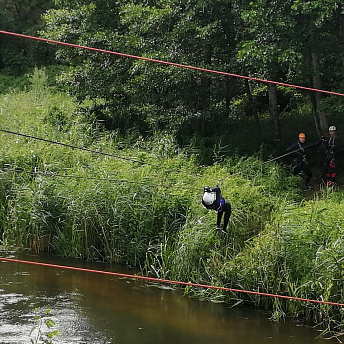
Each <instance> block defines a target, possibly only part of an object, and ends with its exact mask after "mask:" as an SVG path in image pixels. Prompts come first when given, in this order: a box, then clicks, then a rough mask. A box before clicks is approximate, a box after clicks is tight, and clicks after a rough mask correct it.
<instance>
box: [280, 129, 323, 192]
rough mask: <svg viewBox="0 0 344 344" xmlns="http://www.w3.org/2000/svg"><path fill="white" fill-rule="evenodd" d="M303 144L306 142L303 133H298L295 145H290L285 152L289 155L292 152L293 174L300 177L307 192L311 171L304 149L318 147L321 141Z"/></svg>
mask: <svg viewBox="0 0 344 344" xmlns="http://www.w3.org/2000/svg"><path fill="white" fill-rule="evenodd" d="M305 142H306V135H305V134H304V133H300V134H299V140H298V141H297V142H296V143H294V144H292V145H290V146H289V147H288V148H287V151H288V152H291V153H292V152H294V154H293V161H292V167H293V174H294V175H295V176H297V175H299V176H301V177H302V179H303V181H304V186H303V188H304V189H305V190H309V189H310V186H309V182H310V180H311V178H312V171H311V168H310V166H309V163H308V160H307V155H306V152H305V149H306V148H310V147H315V146H319V145H320V143H321V141H320V142H315V143H312V144H310V145H307V146H306V144H305Z"/></svg>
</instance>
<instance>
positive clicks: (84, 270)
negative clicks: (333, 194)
mask: <svg viewBox="0 0 344 344" xmlns="http://www.w3.org/2000/svg"><path fill="white" fill-rule="evenodd" d="M0 261H4V262H12V263H20V264H29V265H36V266H44V267H50V268H57V269H65V270H72V271H82V272H91V273H98V274H103V275H111V276H118V277H126V278H132V279H139V280H145V281H151V282H157V283H168V284H177V285H183V286H189V287H197V288H205V289H216V290H222V291H230V292H233V293H242V294H249V295H257V296H267V297H275V298H279V299H287V300H295V301H303V302H310V303H318V304H324V305H331V306H339V307H344V303H338V302H329V301H321V300H312V299H305V298H301V297H294V296H285V295H278V294H270V293H262V292H258V291H249V290H241V289H233V288H226V287H216V286H213V285H207V284H198V283H191V282H180V281H173V280H166V279H160V278H154V277H146V276H139V275H130V274H123V273H119V272H111V271H102V270H93V269H85V268H78V267H73V266H66V265H57V264H48V263H40V262H32V261H28V260H20V259H13V258H0Z"/></svg>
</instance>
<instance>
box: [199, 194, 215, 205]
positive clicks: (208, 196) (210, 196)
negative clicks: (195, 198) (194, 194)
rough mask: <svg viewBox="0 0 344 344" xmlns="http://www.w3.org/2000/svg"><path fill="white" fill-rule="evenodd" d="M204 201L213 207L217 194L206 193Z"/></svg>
mask: <svg viewBox="0 0 344 344" xmlns="http://www.w3.org/2000/svg"><path fill="white" fill-rule="evenodd" d="M202 199H203V202H204V204H206V205H212V204H213V203H214V202H215V200H216V192H205V193H204V194H203V197H202Z"/></svg>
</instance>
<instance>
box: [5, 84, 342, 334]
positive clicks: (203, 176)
mask: <svg viewBox="0 0 344 344" xmlns="http://www.w3.org/2000/svg"><path fill="white" fill-rule="evenodd" d="M43 91H44V92H43ZM43 91H42V87H41V88H37V87H36V88H33V89H32V90H28V91H23V92H15V93H11V94H3V95H0V107H1V114H2V116H1V117H0V127H1V128H6V129H9V130H13V131H22V132H23V133H27V134H33V135H36V136H39V137H44V138H49V139H52V140H56V141H61V142H65V143H70V144H74V145H77V146H83V147H87V148H90V149H94V150H100V151H103V152H108V153H112V154H116V155H119V156H126V157H135V158H136V159H137V160H140V161H142V162H147V163H149V164H147V165H143V164H140V163H132V162H128V161H123V160H119V159H113V158H110V157H104V156H98V155H92V154H89V153H87V152H83V151H77V150H71V149H68V148H66V147H60V146H54V145H49V144H47V143H44V142H40V141H34V140H31V139H30V140H28V139H24V138H19V137H18V138H17V137H12V136H8V134H4V133H0V151H1V154H0V166H1V167H2V168H4V167H6V169H7V170H6V171H5V172H1V174H0V219H1V225H0V226H1V227H0V231H1V232H2V234H3V244H5V245H15V246H16V247H22V248H31V249H32V250H34V251H42V250H50V251H53V252H55V253H57V254H59V255H61V256H63V257H79V258H85V259H98V260H103V261H107V262H117V263H123V264H127V265H129V266H139V267H141V269H142V270H143V271H144V273H150V274H154V275H156V276H158V277H163V278H170V279H177V280H182V281H192V282H200V283H207V284H214V285H218V286H227V287H233V288H239V289H247V290H257V291H262V292H271V293H277V294H285V295H293V296H298V297H303V298H314V299H323V300H326V301H334V302H344V295H343V293H344V286H343V280H344V279H343V277H344V276H343V271H344V269H343V256H344V242H343V239H342V238H343V223H344V215H343V214H344V212H343V210H344V209H343V204H344V203H343V199H344V193H343V192H342V191H338V192H332V191H329V190H327V189H324V190H322V191H321V192H319V193H318V194H317V198H315V199H313V200H303V198H302V196H301V194H300V192H299V188H298V187H299V180H298V178H296V177H293V176H291V174H290V171H289V170H288V169H287V168H286V167H284V166H283V165H279V164H276V163H270V164H266V165H261V162H262V160H260V159H259V154H258V155H257V156H255V157H249V158H238V157H231V158H226V159H224V160H223V161H221V162H217V163H216V164H215V165H213V166H209V167H202V168H200V167H199V166H198V164H197V161H198V158H197V156H193V155H188V154H186V153H183V151H180V150H178V149H177V148H176V147H177V145H176V144H175V142H174V140H173V137H172V136H168V135H166V136H165V137H161V136H157V137H156V138H155V139H154V140H151V141H142V140H139V141H135V142H133V139H132V137H129V136H130V135H128V136H127V137H123V136H120V135H119V134H118V133H117V132H116V133H107V132H104V131H102V130H101V129H100V128H99V127H98V126H97V125H95V124H94V123H92V120H90V118H86V119H85V117H84V116H81V115H78V114H77V112H76V104H75V102H74V101H73V99H71V98H70V97H69V96H67V95H65V94H63V93H59V92H52V91H50V90H49V89H43ZM153 148H154V149H153ZM258 165H259V166H258ZM252 167H254V168H252ZM13 168H17V169H18V168H19V169H22V170H23V172H14V171H12V169H13ZM37 169H38V170H39V171H45V170H48V171H53V172H55V173H58V174H63V175H67V176H71V177H69V178H59V177H57V176H55V177H53V176H49V175H43V176H42V175H39V174H32V173H28V172H31V171H35V170H37ZM25 171H26V172H25ZM238 172H242V173H238ZM72 176H79V177H86V178H87V177H94V178H96V179H92V180H87V179H86V180H84V179H75V178H73V177H72ZM97 178H99V179H98V180H97ZM103 178H111V179H114V180H116V181H103V180H100V179H103ZM124 180H126V181H124ZM219 180H222V185H221V188H222V192H223V195H224V197H226V198H227V199H228V200H229V201H230V202H231V203H232V207H233V215H232V218H231V221H230V224H229V228H228V230H229V234H228V235H222V234H220V233H216V232H215V230H214V229H215V222H216V214H215V213H214V212H210V211H207V210H205V209H203V208H202V205H201V195H202V190H203V187H204V186H205V185H210V186H214V185H215V184H216V183H217V182H218V181H219ZM186 292H187V293H190V294H192V295H195V296H197V297H199V298H200V299H211V300H213V301H216V302H219V301H225V302H228V303H230V304H236V303H240V302H243V301H244V302H247V303H248V304H251V305H253V306H255V307H263V308H266V309H270V310H271V311H272V312H273V317H274V318H275V319H279V318H281V317H284V316H287V315H292V316H295V317H303V318H307V319H309V320H312V321H314V322H316V323H318V324H321V325H322V327H323V328H325V329H329V330H333V329H336V330H339V331H340V330H342V329H343V314H342V313H341V311H340V310H339V309H338V308H335V307H328V306H322V305H306V304H304V303H301V302H296V301H295V302H294V301H293V302H287V301H277V300H272V299H268V298H263V297H255V296H243V295H234V294H229V293H226V294H225V293H223V292H219V291H209V290H208V291H200V290H197V289H192V288H191V289H190V288H187V289H186Z"/></svg>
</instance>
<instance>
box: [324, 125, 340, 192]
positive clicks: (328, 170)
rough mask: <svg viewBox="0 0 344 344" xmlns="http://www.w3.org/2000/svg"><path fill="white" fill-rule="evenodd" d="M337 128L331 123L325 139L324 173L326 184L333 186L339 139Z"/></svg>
mask: <svg viewBox="0 0 344 344" xmlns="http://www.w3.org/2000/svg"><path fill="white" fill-rule="evenodd" d="M336 131H337V128H336V127H335V126H334V125H332V126H330V127H329V128H328V132H329V135H330V136H329V138H328V139H327V140H326V141H325V164H324V168H325V175H326V185H327V186H330V187H331V186H333V183H334V181H335V178H336V165H337V161H336V153H337V152H338V151H339V140H338V137H337V136H336Z"/></svg>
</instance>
